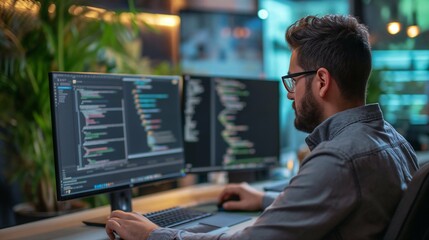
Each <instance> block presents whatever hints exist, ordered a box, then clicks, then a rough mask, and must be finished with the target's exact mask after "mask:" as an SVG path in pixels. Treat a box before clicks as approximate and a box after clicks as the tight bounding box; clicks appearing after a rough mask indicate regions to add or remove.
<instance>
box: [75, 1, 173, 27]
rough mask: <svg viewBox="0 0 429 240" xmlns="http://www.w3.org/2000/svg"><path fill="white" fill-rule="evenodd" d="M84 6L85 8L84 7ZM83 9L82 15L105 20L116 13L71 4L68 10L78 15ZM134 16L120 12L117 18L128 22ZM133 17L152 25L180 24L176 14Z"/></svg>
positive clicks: (111, 19) (108, 19)
mask: <svg viewBox="0 0 429 240" xmlns="http://www.w3.org/2000/svg"><path fill="white" fill-rule="evenodd" d="M84 8H85V9H84ZM84 10H85V14H84V16H85V17H87V18H91V19H100V20H101V19H102V20H104V21H106V22H111V21H113V20H114V18H115V16H116V14H115V13H114V12H112V11H107V10H105V9H102V8H95V7H81V6H75V5H73V6H71V7H70V9H69V12H70V13H71V14H73V15H79V14H81V13H82V12H83V11H84ZM133 18H134V16H133V14H132V13H121V14H120V15H119V20H120V21H121V23H123V24H130V23H131V20H132V19H133ZM135 19H137V20H140V21H143V22H145V23H147V24H149V25H153V26H166V27H175V26H177V25H179V24H180V18H179V17H178V16H176V15H167V14H153V13H137V14H136V15H135Z"/></svg>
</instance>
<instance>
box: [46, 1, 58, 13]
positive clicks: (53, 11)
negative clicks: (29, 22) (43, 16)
mask: <svg viewBox="0 0 429 240" xmlns="http://www.w3.org/2000/svg"><path fill="white" fill-rule="evenodd" d="M56 9H57V6H55V4H53V3H52V4H51V5H49V7H48V12H49V13H50V14H53V13H55V10H56Z"/></svg>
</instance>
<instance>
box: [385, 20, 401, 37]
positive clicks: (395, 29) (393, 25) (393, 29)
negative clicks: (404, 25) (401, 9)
mask: <svg viewBox="0 0 429 240" xmlns="http://www.w3.org/2000/svg"><path fill="white" fill-rule="evenodd" d="M400 31H401V24H400V23H399V22H390V23H388V24H387V32H389V33H390V34H392V35H395V34H397V33H399V32H400Z"/></svg>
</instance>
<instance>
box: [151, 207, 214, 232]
mask: <svg viewBox="0 0 429 240" xmlns="http://www.w3.org/2000/svg"><path fill="white" fill-rule="evenodd" d="M211 215H212V213H209V212H203V211H198V210H195V209H190V208H182V207H173V208H167V209H164V210H161V211H156V212H150V213H145V214H143V216H145V217H146V218H148V219H149V220H151V221H152V222H153V223H155V224H156V225H158V226H160V227H174V226H177V225H180V224H184V223H188V222H192V221H194V220H197V219H201V218H205V217H208V216H211Z"/></svg>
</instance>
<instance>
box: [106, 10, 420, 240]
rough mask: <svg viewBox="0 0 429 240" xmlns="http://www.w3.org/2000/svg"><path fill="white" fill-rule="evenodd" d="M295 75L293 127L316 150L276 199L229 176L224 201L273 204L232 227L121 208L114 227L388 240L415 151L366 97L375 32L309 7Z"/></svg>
mask: <svg viewBox="0 0 429 240" xmlns="http://www.w3.org/2000/svg"><path fill="white" fill-rule="evenodd" d="M286 40H287V42H288V44H289V46H290V48H291V50H292V56H291V60H290V66H289V75H286V76H283V77H282V80H283V83H284V85H285V87H286V89H287V91H288V98H289V99H290V100H292V101H293V103H292V107H293V109H294V110H295V114H296V118H295V126H296V128H297V129H299V130H302V131H306V132H308V133H310V135H309V136H308V137H307V138H306V142H307V145H308V146H309V148H310V150H311V152H310V154H309V155H308V156H307V157H306V158H305V159H304V160H303V162H302V163H301V166H300V170H299V172H298V174H297V175H296V176H295V177H294V178H293V179H292V180H291V181H290V184H289V186H288V187H287V188H286V189H285V190H284V191H283V192H282V193H280V195H278V196H277V197H276V198H275V199H274V198H273V197H271V196H269V195H268V194H264V193H262V192H259V191H257V190H254V189H252V188H251V187H250V186H248V185H246V184H240V185H229V186H227V187H226V188H225V190H224V191H223V192H222V193H221V195H220V197H219V201H220V202H223V201H225V200H227V199H229V198H230V197H231V196H234V195H238V196H239V198H240V200H239V201H226V202H225V203H224V204H223V207H224V208H225V209H229V210H232V209H236V210H257V209H265V210H264V212H263V213H262V214H261V215H260V216H259V217H258V219H257V220H256V222H255V223H254V224H253V225H252V226H250V227H247V228H245V229H243V230H241V231H239V232H236V233H234V234H232V235H227V234H219V235H208V234H193V233H188V232H185V231H180V230H175V229H166V228H159V227H158V226H156V225H155V224H153V223H152V222H150V221H148V220H147V219H145V218H144V217H142V216H140V215H138V214H135V213H124V212H120V211H115V212H113V213H112V214H111V216H110V218H109V220H108V222H107V226H106V231H107V233H108V235H109V236H110V237H111V238H113V236H114V235H113V231H115V232H116V233H117V234H119V235H120V236H121V237H122V238H124V239H306V240H307V239H380V238H382V236H383V232H384V230H385V229H386V226H387V225H388V224H389V220H390V218H391V217H392V215H393V213H394V211H395V208H396V205H397V204H398V201H399V199H400V197H401V195H402V192H403V191H404V190H405V188H406V185H407V183H408V182H409V181H410V180H411V177H412V174H413V173H414V172H415V171H416V170H417V168H418V166H417V161H416V156H415V153H414V150H413V149H412V147H411V146H410V145H409V143H408V142H407V141H406V140H405V139H404V138H403V137H402V136H401V135H400V134H398V133H397V132H396V131H395V130H394V129H393V128H392V126H391V125H389V124H388V123H387V122H385V121H384V120H383V115H382V113H381V111H380V108H379V106H378V105H377V104H373V105H365V95H366V85H367V81H368V77H369V74H370V72H371V50H370V44H369V42H368V31H367V29H366V27H365V26H363V25H361V24H359V23H358V22H357V20H356V19H355V18H353V17H351V16H338V15H327V16H323V17H315V16H308V17H305V18H303V19H300V20H299V21H297V22H296V23H295V24H293V25H292V26H290V27H289V28H288V30H287V32H286Z"/></svg>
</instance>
